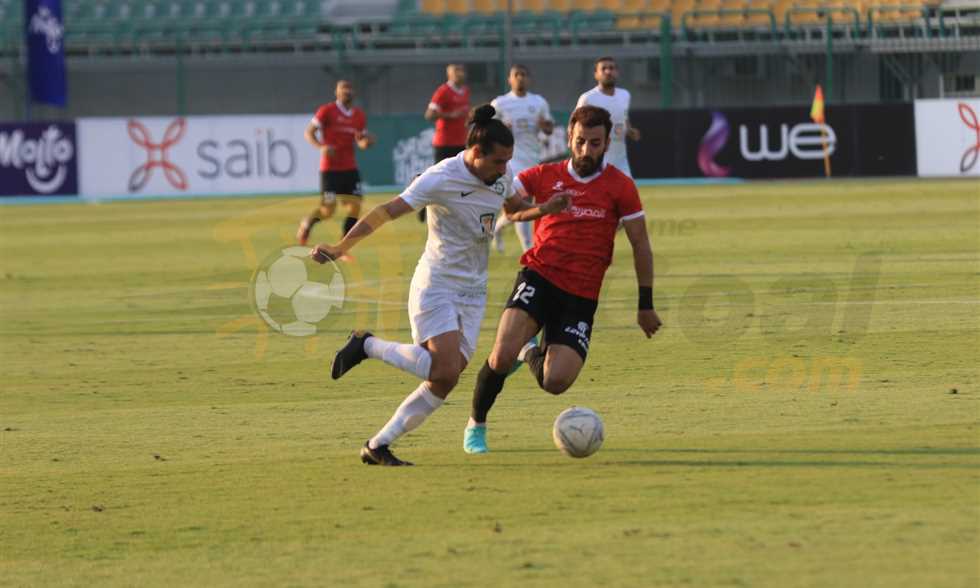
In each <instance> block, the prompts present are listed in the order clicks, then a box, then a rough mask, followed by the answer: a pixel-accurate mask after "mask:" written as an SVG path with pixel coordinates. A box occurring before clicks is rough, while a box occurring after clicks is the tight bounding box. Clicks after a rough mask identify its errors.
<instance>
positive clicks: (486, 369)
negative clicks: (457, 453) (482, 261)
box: [463, 106, 660, 453]
mask: <svg viewBox="0 0 980 588" xmlns="http://www.w3.org/2000/svg"><path fill="white" fill-rule="evenodd" d="M611 128H612V121H611V119H610V116H609V112H607V111H606V110H604V109H602V108H597V107H595V106H582V107H580V108H577V109H575V112H573V113H572V116H571V118H570V119H569V123H568V143H569V145H568V146H569V148H570V149H571V153H572V157H571V159H570V160H566V161H561V162H558V163H547V164H542V165H539V166H537V167H532V168H530V169H527V170H525V171H524V172H522V173H520V174H519V175H518V176H517V179H516V180H515V181H514V188H515V190H516V191H517V193H518V194H520V195H521V196H527V197H531V198H533V199H534V201H535V202H545V201H547V200H548V199H549V198H551V197H552V196H554V195H556V194H566V195H568V196H569V197H570V198H571V205H570V206H569V207H568V208H566V209H565V210H564V211H563V212H561V213H559V214H554V215H550V216H546V217H542V218H540V219H539V220H537V221H535V223H536V224H535V231H534V243H535V245H534V247H533V248H531V249H530V250H528V251H527V252H526V253H525V254H524V256H523V257H521V265H523V266H524V267H523V268H522V269H521V271H520V272H518V274H517V282H516V284H515V287H514V291H513V292H512V293H511V296H510V298H509V299H508V301H507V305H506V309H505V310H504V313H503V315H502V316H501V317H500V324H499V326H498V327H497V340H496V342H495V343H494V346H493V351H492V352H491V353H490V357H489V359H488V360H487V362H486V363H485V364H484V365H483V369H482V370H480V374H479V375H478V376H477V381H476V389H475V390H474V392H473V407H472V412H471V416H470V421H469V423H468V425H467V427H466V432H465V435H464V439H463V448H464V450H465V451H466V452H467V453H484V452H486V451H487V445H486V421H487V412H488V411H489V410H490V407H491V406H493V403H494V401H495V400H496V398H497V395H498V394H499V393H500V391H501V389H503V386H504V380H505V378H506V377H507V375H508V374H509V372H510V371H511V368H512V367H513V366H514V364H515V362H517V361H519V360H520V361H524V362H525V363H527V364H528V366H529V367H530V368H531V372H532V373H533V374H534V376H535V378H537V381H538V385H540V386H541V388H543V389H544V390H546V391H548V392H550V393H552V394H561V393H562V392H564V391H565V390H567V389H568V387H569V386H571V385H572V383H573V382H575V379H576V378H577V377H578V374H579V372H580V371H581V369H582V366H583V365H584V364H585V357H586V355H587V354H588V351H589V340H590V338H591V335H592V319H593V316H594V315H595V311H596V308H597V306H598V298H599V290H600V288H601V287H602V279H603V276H604V275H605V273H606V268H608V267H609V264H610V263H611V262H612V258H613V244H614V241H615V238H616V228H617V225H618V224H619V223H620V222H622V224H623V229H624V230H625V232H626V236H627V237H628V238H629V242H630V245H631V246H632V247H633V265H634V268H635V270H636V279H637V283H638V285H639V305H638V306H639V309H638V311H637V316H636V321H637V323H638V324H639V326H640V329H641V330H642V331H643V333H644V334H645V335H646V336H647V338H649V337H651V336H653V334H654V333H656V332H657V330H658V329H659V328H660V318H659V317H658V316H657V312H656V311H655V310H654V309H653V251H652V250H651V248H650V241H649V238H648V236H647V229H646V222H645V218H644V213H643V206H642V205H641V203H640V196H639V193H638V192H637V190H636V184H634V183H633V181H632V180H631V179H630V178H629V177H628V176H626V175H625V174H624V173H623V172H621V171H619V169H617V168H616V167H615V166H612V165H603V156H604V155H605V152H606V149H607V148H608V147H609V131H610V129H611ZM541 329H544V341H543V344H542V345H541V346H540V347H539V346H537V345H536V344H535V343H534V342H533V340H532V337H534V336H536V335H537V333H538V331H540V330H541ZM529 340H532V342H531V343H528V341H529Z"/></svg>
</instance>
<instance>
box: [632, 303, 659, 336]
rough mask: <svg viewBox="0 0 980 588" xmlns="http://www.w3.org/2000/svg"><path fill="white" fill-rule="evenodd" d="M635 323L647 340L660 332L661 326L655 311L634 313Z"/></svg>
mask: <svg viewBox="0 0 980 588" xmlns="http://www.w3.org/2000/svg"><path fill="white" fill-rule="evenodd" d="M636 323H637V324H638V325H640V328H641V329H643V334H644V335H646V336H647V339H649V338H650V337H653V335H654V333H656V332H657V331H658V330H660V327H661V325H662V324H663V323H661V322H660V317H659V316H657V311H656V310H653V309H651V310H638V311H637V312H636Z"/></svg>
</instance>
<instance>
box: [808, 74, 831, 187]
mask: <svg viewBox="0 0 980 588" xmlns="http://www.w3.org/2000/svg"><path fill="white" fill-rule="evenodd" d="M810 119H811V120H812V121H813V122H814V123H816V124H819V125H820V144H821V145H822V146H823V175H824V177H826V178H829V177H830V146H829V145H828V144H827V126H826V117H825V116H824V100H823V88H821V87H820V84H817V90H816V92H814V93H813V105H812V106H811V107H810Z"/></svg>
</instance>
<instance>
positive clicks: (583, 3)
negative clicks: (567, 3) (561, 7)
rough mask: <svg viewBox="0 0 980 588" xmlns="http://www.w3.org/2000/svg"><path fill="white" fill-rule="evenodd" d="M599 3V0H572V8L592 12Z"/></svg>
mask: <svg viewBox="0 0 980 588" xmlns="http://www.w3.org/2000/svg"><path fill="white" fill-rule="evenodd" d="M597 5H598V0H572V5H571V8H572V10H580V11H582V12H592V11H594V10H595V9H596V7H597Z"/></svg>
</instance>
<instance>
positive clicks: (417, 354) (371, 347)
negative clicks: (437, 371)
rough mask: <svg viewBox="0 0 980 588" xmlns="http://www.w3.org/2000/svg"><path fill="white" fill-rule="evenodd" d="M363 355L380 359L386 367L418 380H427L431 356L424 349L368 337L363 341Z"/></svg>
mask: <svg viewBox="0 0 980 588" xmlns="http://www.w3.org/2000/svg"><path fill="white" fill-rule="evenodd" d="M364 353H367V356H368V357H372V358H374V359H380V360H381V361H383V362H385V363H386V364H388V365H393V366H395V367H396V368H398V369H400V370H402V371H406V372H408V373H410V374H412V375H414V376H416V377H417V378H419V379H420V380H428V379H429V369H430V368H431V367H432V355H430V354H429V352H428V350H426V349H425V348H424V347H420V346H418V345H411V344H408V343H396V342H394V341H385V340H384V339H378V338H377V337H368V338H367V340H366V341H364Z"/></svg>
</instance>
